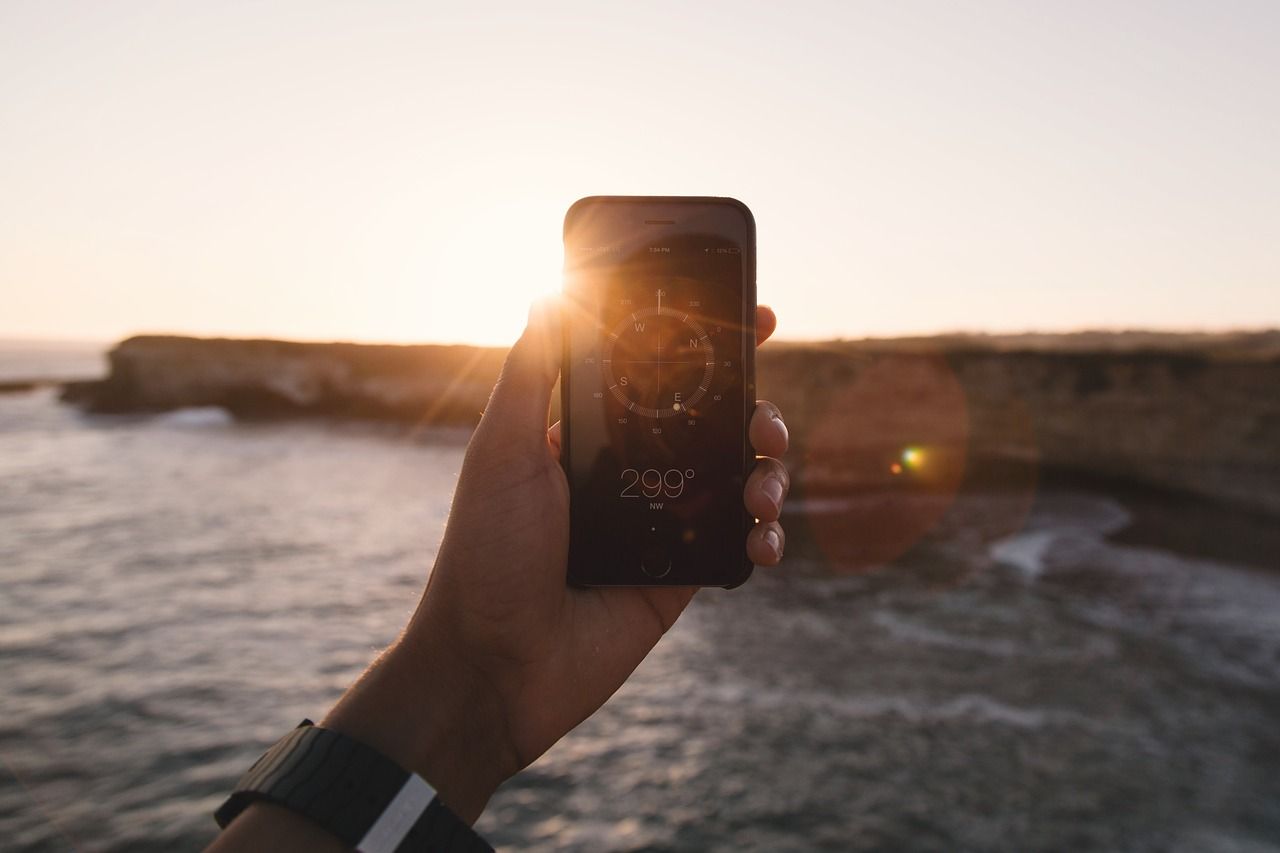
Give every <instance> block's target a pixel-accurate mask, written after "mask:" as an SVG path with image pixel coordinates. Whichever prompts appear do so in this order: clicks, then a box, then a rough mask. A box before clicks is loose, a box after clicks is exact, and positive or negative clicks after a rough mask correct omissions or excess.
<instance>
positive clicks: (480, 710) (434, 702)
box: [210, 636, 511, 851]
mask: <svg viewBox="0 0 1280 853" xmlns="http://www.w3.org/2000/svg"><path fill="white" fill-rule="evenodd" d="M320 725H321V727H322V728H326V729H330V730H333V731H337V732H340V733H342V734H345V735H347V736H349V737H351V738H354V739H355V740H358V741H360V742H361V743H364V744H366V745H367V746H370V747H372V748H374V749H376V750H377V751H378V752H380V753H382V754H383V755H385V756H387V757H388V758H390V759H392V760H394V761H395V762H396V763H397V764H399V765H400V766H401V767H403V768H405V769H406V770H411V771H413V772H414V773H416V774H417V775H419V776H421V777H422V778H423V779H425V780H426V781H427V783H428V784H429V785H431V786H432V787H433V788H434V789H435V790H436V793H437V795H438V796H439V797H440V800H441V801H442V802H443V803H444V804H445V805H446V806H448V808H449V810H450V811H452V812H453V813H454V814H455V815H457V816H458V817H459V818H461V819H462V820H464V821H466V822H467V823H468V824H470V823H474V822H475V820H476V818H478V817H479V816H480V813H481V812H482V811H483V810H484V807H485V804H486V803H487V802H488V800H489V797H490V796H492V794H493V792H494V790H496V788H497V786H498V785H499V784H501V783H502V781H503V780H504V779H505V777H506V775H507V774H508V773H509V772H511V770H510V769H509V768H508V764H509V762H507V761H504V760H503V758H502V756H501V754H500V752H499V748H498V744H500V743H502V742H503V739H502V738H501V736H500V734H501V728H502V725H503V724H502V723H501V718H500V717H499V716H498V713H497V707H496V703H495V702H494V701H493V700H492V699H490V698H488V694H487V691H486V690H484V689H483V688H482V686H481V685H479V684H477V683H476V682H475V680H474V679H473V678H472V677H471V676H470V674H469V672H468V670H467V669H466V668H465V667H464V666H461V665H456V664H455V663H454V662H453V660H452V659H451V658H450V657H449V656H448V655H447V653H446V651H445V650H444V649H442V648H439V647H438V646H436V645H435V644H432V643H428V642H426V641H425V640H423V639H422V638H419V637H413V636H406V637H402V638H401V639H400V640H399V641H397V642H396V644H394V645H393V646H392V647H391V648H389V649H388V650H387V651H386V652H384V653H383V654H382V655H381V656H380V657H379V658H378V659H377V660H376V661H375V662H374V663H373V664H372V665H371V666H370V667H369V669H368V670H366V672H365V673H364V674H363V675H362V676H361V677H360V678H359V679H358V680H357V681H356V683H355V684H353V685H352V686H351V687H350V688H349V689H348V690H347V691H346V692H345V693H344V694H343V696H342V698H341V699H339V701H338V702H337V704H336V705H335V706H334V708H333V710H331V711H330V712H329V713H328V714H327V715H326V716H325V717H324V719H323V720H322V721H321V723H320ZM262 849H273V850H282V851H294V850H297V851H304V850H320V851H324V850H333V851H339V850H342V849H344V848H343V845H342V844H341V842H339V840H338V839H337V838H336V837H335V836H333V835H332V834H330V833H329V832H327V831H326V830H324V829H322V828H320V827H319V826H318V825H317V824H315V823H313V822H312V821H310V820H308V819H306V818H304V817H302V816H300V815H298V814H295V813H293V812H291V811H289V810H288V809H285V808H283V807H280V806H275V805H271V804H267V803H255V804H254V805H252V806H250V807H249V808H248V809H246V810H245V812H244V813H243V814H241V815H240V816H239V817H238V818H236V819H235V821H234V822H233V823H232V824H231V825H230V826H229V827H228V828H227V830H226V831H225V832H223V833H222V834H221V835H220V836H219V837H218V838H217V839H216V840H215V842H214V844H213V845H212V846H211V847H210V850H211V851H231V850H262Z"/></svg>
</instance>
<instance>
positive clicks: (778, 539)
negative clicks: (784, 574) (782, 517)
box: [747, 521, 787, 566]
mask: <svg viewBox="0 0 1280 853" xmlns="http://www.w3.org/2000/svg"><path fill="white" fill-rule="evenodd" d="M786 544H787V534H786V533H785V532H784V531H783V530H782V525H781V524H779V523H778V522H776V521H762V522H760V523H759V524H757V525H756V526H755V527H753V528H751V532H750V533H748V534H747V556H748V557H750V558H751V562H753V563H755V564H756V565H757V566H776V565H778V563H779V562H780V561H781V560H782V551H783V548H784V547H785V546H786Z"/></svg>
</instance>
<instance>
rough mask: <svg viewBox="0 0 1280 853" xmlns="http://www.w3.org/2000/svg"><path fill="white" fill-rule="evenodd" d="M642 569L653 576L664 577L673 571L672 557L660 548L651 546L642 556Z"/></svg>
mask: <svg viewBox="0 0 1280 853" xmlns="http://www.w3.org/2000/svg"><path fill="white" fill-rule="evenodd" d="M640 570H641V571H643V572H644V573H645V574H646V575H648V576H649V577H651V578H655V579H656V578H662V577H666V576H667V572H669V571H671V558H670V557H668V556H667V554H666V552H665V551H663V550H661V549H659V548H651V549H649V550H648V551H646V552H645V553H644V556H643V557H641V558H640Z"/></svg>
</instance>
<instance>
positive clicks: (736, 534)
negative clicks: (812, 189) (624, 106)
mask: <svg viewBox="0 0 1280 853" xmlns="http://www.w3.org/2000/svg"><path fill="white" fill-rule="evenodd" d="M564 249H565V285H564V288H565V300H564V304H565V322H564V330H565V332H564V353H563V362H562V365H561V371H562V372H561V386H560V387H561V450H560V458H561V463H562V464H563V466H564V470H565V474H566V476H567V478H568V481H569V582H570V583H572V584H576V585H580V586H722V587H733V586H737V585H739V584H741V583H743V582H744V581H745V580H746V579H747V578H748V577H749V576H750V574H751V570H752V565H751V561H750V560H749V559H748V557H747V551H746V538H747V533H748V532H749V531H750V529H751V526H752V524H753V523H754V519H752V518H751V517H750V516H749V515H748V513H747V511H746V508H745V507H744V505H743V498H742V493H743V486H744V484H745V482H746V478H747V474H748V473H750V471H751V467H752V465H753V464H754V461H755V454H754V452H753V451H752V448H751V444H750V442H749V441H748V439H747V424H748V421H749V419H750V417H751V412H752V410H753V409H754V408H755V401H756V398H755V347H756V333H755V316H756V287H755V284H756V260H755V219H754V218H753V217H752V215H751V211H750V210H749V209H748V208H747V206H746V205H744V204H743V203H742V202H740V201H737V200H735V199H731V198H697V197H670V196H668V197H658V196H593V197H590V198H584V199H581V200H580V201H578V202H576V203H575V204H574V205H573V206H572V207H571V208H569V211H568V213H567V214H566V215H565V222H564Z"/></svg>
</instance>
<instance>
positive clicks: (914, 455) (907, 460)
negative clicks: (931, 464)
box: [902, 447, 924, 469]
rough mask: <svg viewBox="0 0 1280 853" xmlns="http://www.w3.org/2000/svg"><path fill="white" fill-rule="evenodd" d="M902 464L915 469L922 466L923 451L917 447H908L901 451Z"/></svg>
mask: <svg viewBox="0 0 1280 853" xmlns="http://www.w3.org/2000/svg"><path fill="white" fill-rule="evenodd" d="M902 464H903V465H905V466H906V467H907V468H911V469H916V468H919V467H921V466H922V465H924V451H923V450H921V449H920V448H918V447H908V448H905V449H904V450H903V451H902Z"/></svg>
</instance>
